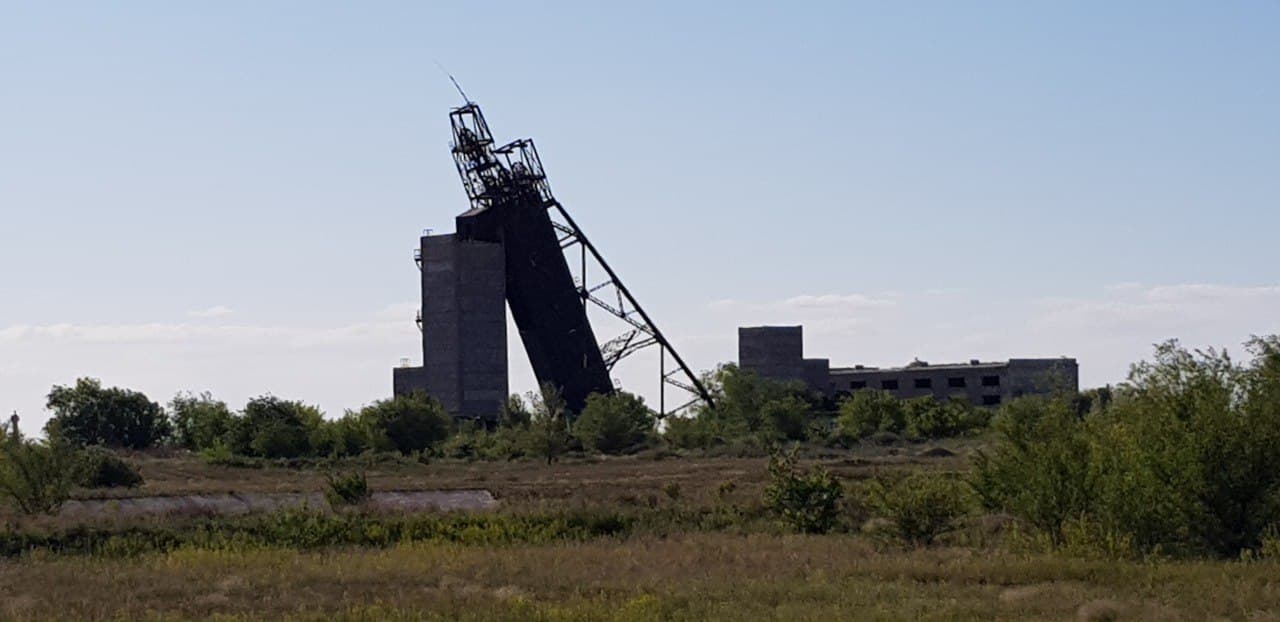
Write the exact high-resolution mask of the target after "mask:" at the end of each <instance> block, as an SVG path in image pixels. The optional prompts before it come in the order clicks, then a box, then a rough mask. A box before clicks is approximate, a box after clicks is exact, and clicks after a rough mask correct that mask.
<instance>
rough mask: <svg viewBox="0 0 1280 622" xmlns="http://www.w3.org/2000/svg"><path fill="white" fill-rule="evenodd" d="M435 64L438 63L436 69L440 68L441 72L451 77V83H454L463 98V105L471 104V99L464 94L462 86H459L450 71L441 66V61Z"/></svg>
mask: <svg viewBox="0 0 1280 622" xmlns="http://www.w3.org/2000/svg"><path fill="white" fill-rule="evenodd" d="M435 63H436V67H439V68H440V71H441V72H443V73H444V75H446V76H448V77H449V81H450V82H452V83H453V88H455V89H458V94H459V95H461V96H462V103H464V104H470V103H471V98H470V97H467V94H466V93H465V92H463V90H462V85H461V84H458V81H457V80H456V79H454V77H453V74H451V73H449V70H448V69H445V68H444V65H441V64H440V61H435Z"/></svg>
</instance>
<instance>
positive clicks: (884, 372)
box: [738, 326, 1080, 406]
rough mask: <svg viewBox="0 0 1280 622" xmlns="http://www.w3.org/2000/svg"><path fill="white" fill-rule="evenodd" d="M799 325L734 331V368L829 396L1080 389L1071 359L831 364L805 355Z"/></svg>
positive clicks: (968, 396) (982, 395) (975, 397)
mask: <svg viewBox="0 0 1280 622" xmlns="http://www.w3.org/2000/svg"><path fill="white" fill-rule="evenodd" d="M802 343H803V329H802V327H800V326H755V327H744V328H739V329H738V366H739V367H741V368H742V369H744V370H746V371H750V372H754V373H755V374H757V375H759V376H761V377H763V378H769V379H772V380H780V381H789V380H800V381H803V382H804V383H805V384H806V385H807V386H808V387H809V388H810V390H813V391H815V392H817V393H821V394H823V395H826V396H829V397H837V396H839V395H842V394H847V393H852V392H854V391H861V390H867V389H874V390H880V391H887V392H889V393H892V394H893V395H894V396H896V397H898V398H900V399H913V398H917V397H926V396H932V397H934V398H935V399H938V400H948V399H964V400H967V401H969V402H970V403H972V404H975V405H979V406H998V405H999V404H1001V403H1003V402H1005V401H1008V400H1009V399H1012V398H1015V397H1022V396H1024V395H1037V394H1040V395H1043V394H1048V393H1052V392H1054V391H1056V390H1067V391H1076V390H1078V389H1079V382H1080V381H1079V376H1080V370H1079V366H1078V365H1077V363H1076V360H1075V359H1073V358H1066V357H1063V358H1046V359H1026V358H1022V359H1010V360H1008V361H1001V362H982V361H978V360H976V359H975V360H971V361H969V362H968V363H949V364H942V365H931V364H929V363H927V362H924V361H919V360H916V361H913V362H911V363H909V364H907V365H904V366H902V367H886V368H878V367H867V366H863V365H856V366H854V367H830V366H829V364H828V361H827V359H806V358H804V354H803V346H802Z"/></svg>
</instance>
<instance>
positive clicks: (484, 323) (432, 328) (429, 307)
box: [393, 234, 507, 419]
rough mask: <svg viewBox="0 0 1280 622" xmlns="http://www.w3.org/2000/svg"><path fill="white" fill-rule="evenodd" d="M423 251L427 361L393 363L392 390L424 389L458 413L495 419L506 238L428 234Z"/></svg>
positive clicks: (500, 381) (500, 391) (503, 332)
mask: <svg viewBox="0 0 1280 622" xmlns="http://www.w3.org/2000/svg"><path fill="white" fill-rule="evenodd" d="M419 255H420V261H421V267H422V316H421V327H422V357H423V364H422V367H401V368H399V369H396V370H395V371H394V379H393V385H394V390H395V393H396V394H397V395H403V394H407V393H411V392H414V391H423V392H426V393H427V394H428V395H430V396H432V397H434V398H436V399H437V400H439V401H440V404H441V405H442V406H444V408H445V411H447V412H448V413H450V414H452V415H454V416H455V417H466V418H475V419H495V418H496V417H497V416H498V414H499V413H500V412H501V410H502V406H503V404H504V403H505V402H506V399H507V315H506V271H505V265H506V256H505V253H504V250H503V246H502V245H501V244H497V243H490V242H479V241H472V240H463V239H460V238H458V237H457V236H456V235H452V234H449V235H431V236H425V237H423V238H422V239H421V247H420V250H419Z"/></svg>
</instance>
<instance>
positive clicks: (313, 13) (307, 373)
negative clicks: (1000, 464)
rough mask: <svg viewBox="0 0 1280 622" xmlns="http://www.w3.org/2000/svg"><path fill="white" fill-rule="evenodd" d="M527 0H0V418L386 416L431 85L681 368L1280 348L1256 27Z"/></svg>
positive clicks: (1220, 20)
mask: <svg viewBox="0 0 1280 622" xmlns="http://www.w3.org/2000/svg"><path fill="white" fill-rule="evenodd" d="M543 4H544V3H527V2H526V3H503V2H491V3H486V4H484V5H472V4H469V3H447V4H446V3H420V2H406V3H387V2H364V3H325V2H271V3H261V2H259V3H251V2H219V3H172V2H129V3H88V2H84V3H77V2H42V3H33V2H13V3H11V2H3V1H0V76H2V77H3V81H2V82H0V266H2V268H0V301H3V304H0V409H5V410H8V409H19V410H20V411H21V412H22V413H23V414H24V428H28V429H29V430H32V431H34V430H35V429H38V428H39V426H40V425H41V424H42V423H43V420H44V418H45V416H46V415H45V413H43V412H42V401H43V399H42V398H43V395H44V394H45V393H47V392H48V389H49V386H50V385H51V384H52V383H55V382H57V383H67V382H71V381H73V380H74V379H75V378H76V377H78V376H83V375H90V376H96V377H101V378H102V379H103V380H104V381H105V382H108V383H111V384H122V385H128V386H134V387H138V388H141V389H143V390H146V391H147V392H148V393H149V394H151V395H152V397H154V398H156V399H160V400H166V399H168V398H169V397H170V396H171V395H172V394H173V393H174V392H176V391H179V390H197V391H199V390H211V391H213V392H214V393H215V394H217V395H219V396H221V397H224V398H226V399H228V401H231V402H236V403H239V402H242V401H243V400H244V399H245V398H247V397H249V396H251V395H256V394H260V393H263V392H267V391H271V392H274V393H275V394H277V395H281V396H284V397H290V398H300V399H305V400H308V401H313V402H319V403H320V404H321V405H322V406H323V407H324V408H325V409H326V410H327V411H328V412H329V413H330V415H336V414H339V413H340V412H341V411H342V410H343V409H344V408H355V407H358V406H360V405H361V404H363V403H367V402H369V401H372V400H374V399H378V398H380V397H383V396H384V395H385V393H386V392H388V391H389V385H390V372H389V368H390V367H391V366H392V365H394V364H395V363H396V362H397V361H398V360H399V358H400V357H401V356H409V357H412V358H415V359H416V358H418V357H419V356H420V353H419V352H417V348H416V347H415V340H416V329H415V328H414V327H413V325H412V312H413V309H414V308H415V307H416V304H415V303H414V301H415V299H416V296H417V292H416V268H415V267H414V265H413V263H412V259H411V252H412V248H413V247H414V246H415V238H416V236H417V235H418V234H419V232H420V231H421V230H422V229H423V228H426V227H431V228H434V229H436V230H437V231H444V230H449V229H450V228H451V226H452V222H451V221H452V217H453V216H454V215H455V214H456V213H458V212H460V211H462V210H463V209H464V208H465V203H464V197H463V194H462V191H461V188H460V186H459V183H458V181H457V179H456V178H455V174H454V171H453V168H452V163H451V161H450V160H449V155H448V151H447V142H448V140H449V134H448V124H447V119H446V114H447V112H448V108H449V107H450V106H452V105H456V104H457V103H458V99H459V98H458V96H457V94H456V93H455V92H454V91H453V90H452V86H451V85H450V84H449V83H448V81H447V80H446V79H445V78H444V76H443V75H442V73H441V71H440V70H439V69H438V68H437V65H436V63H437V62H439V63H441V64H443V65H444V66H446V67H448V68H449V70H450V71H451V72H453V73H454V74H455V75H457V76H458V78H459V80H460V81H461V82H462V84H463V86H464V87H465V88H466V89H467V91H468V94H469V95H470V96H471V97H472V98H473V99H475V100H476V101H478V102H479V103H480V104H481V105H482V106H483V107H484V109H485V111H486V113H487V115H488V117H489V121H490V123H491V125H492V127H493V128H494V131H495V133H496V134H497V135H498V136H499V138H500V139H512V138H517V137H522V136H533V137H535V138H536V139H537V141H538V146H539V150H540V151H541V153H542V157H543V160H544V162H545V164H546V166H547V169H548V172H549V173H550V176H551V181H552V184H553V187H554V188H555V191H556V193H557V196H559V198H560V199H561V200H562V201H563V202H564V203H565V204H566V206H567V207H568V208H569V209H570V210H571V211H572V213H573V214H574V215H575V218H576V220H577V221H578V222H579V224H580V225H582V226H583V227H584V229H586V231H587V232H588V233H589V235H591V237H592V240H593V241H594V242H595V243H596V244H597V245H598V246H599V247H601V249H602V250H603V252H604V253H605V254H606V255H607V256H608V258H609V259H610V261H611V262H612V263H613V265H614V267H615V268H616V269H617V270H618V271H619V272H620V273H621V274H622V276H623V278H624V279H625V280H626V282H627V284H628V286H629V287H630V288H631V289H632V291H633V292H635V293H636V294H637V296H638V297H639V298H640V299H641V301H642V302H643V303H644V304H645V305H646V306H647V307H648V310H649V311H650V313H651V315H653V316H654V317H655V319H657V321H658V322H659V324H660V325H662V326H663V328H664V329H665V330H666V331H667V332H668V333H670V336H671V337H672V338H673V339H675V340H676V342H677V343H678V344H679V345H680V346H681V350H682V351H683V352H685V353H686V356H687V358H689V359H691V363H692V364H694V365H695V366H697V367H700V368H708V367H711V366H713V365H714V364H716V363H717V362H719V361H727V360H732V359H733V358H734V357H735V352H736V350H735V343H734V332H735V331H734V328H735V327H736V326H737V325H739V324H746V323H762V322H771V323H791V324H794V323H804V324H805V325H806V327H807V330H806V335H807V339H806V348H807V353H808V354H809V355H811V356H829V357H830V358H832V359H833V362H834V363H837V364H839V363H853V362H861V363H868V364H894V363H902V362H905V361H908V360H910V359H911V358H913V357H917V356H918V357H920V358H930V359H935V360H941V359H948V358H950V359H960V360H967V359H968V358H972V357H981V358H984V359H988V358H990V359H998V358H1002V357H1008V356H1058V355H1070V356H1076V357H1078V358H1079V359H1080V363H1081V373H1082V380H1083V381H1084V382H1085V383H1086V384H1102V383H1106V382H1115V381H1118V380H1121V379H1122V378H1123V375H1124V371H1125V369H1126V365H1127V363H1128V362H1130V361H1133V360H1135V359H1137V358H1140V357H1142V356H1144V355H1146V354H1147V353H1148V352H1149V351H1150V345H1151V343H1153V342H1155V341H1159V340H1162V339H1165V338H1168V337H1182V338H1183V339H1184V340H1185V341H1187V342H1188V343H1190V344H1192V345H1197V346H1201V345H1205V346H1207V345H1219V346H1230V347H1235V346H1237V345H1238V344H1239V343H1240V342H1241V341H1243V340H1244V339H1246V338H1247V337H1248V335H1250V334H1253V333H1274V332H1280V313H1277V311H1278V310H1280V275H1278V274H1277V269H1276V266H1277V258H1278V255H1280V252H1278V251H1277V246H1276V243H1275V239H1276V232H1277V231H1278V230H1280V210H1278V209H1277V207H1278V206H1280V174H1278V173H1280V79H1278V78H1280V37H1277V36H1276V33H1277V27H1278V25H1280V3H1276V2H1271V1H1254V2H1219V3H1205V2H1127V3H1114V2H1072V3H1057V4H1051V3H1029V2H988V3H953V2H918V3H890V2H883V3H863V2H839V3H821V2H811V3H804V2H789V3H753V2H746V3H734V4H733V5H729V4H727V3H714V4H713V3H689V2H679V3H676V2H671V3H667V2H654V3H635V4H631V5H628V6H626V7H620V6H614V5H613V4H612V3H608V4H606V3H586V2H583V3H554V4H553V5H552V6H543ZM513 352H514V354H515V355H516V356H515V357H514V360H513V368H514V369H513V378H512V388H513V389H519V390H523V389H527V388H529V386H531V384H532V383H531V381H530V380H529V374H528V371H527V364H525V363H524V362H523V361H522V359H521V355H520V353H519V352H518V350H515V348H514V347H513ZM642 363H643V362H641V364H640V365H639V369H636V370H624V371H623V372H622V374H621V376H622V380H623V382H624V385H626V386H627V387H628V388H634V389H636V390H638V391H641V392H645V393H650V390H649V387H648V384H651V383H647V378H648V376H649V375H651V374H649V372H648V370H647V369H646V368H644V366H643V364H642Z"/></svg>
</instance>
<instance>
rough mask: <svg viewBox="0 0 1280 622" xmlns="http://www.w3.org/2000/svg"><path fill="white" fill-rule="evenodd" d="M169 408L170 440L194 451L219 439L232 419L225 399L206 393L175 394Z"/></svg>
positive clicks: (206, 446)
mask: <svg viewBox="0 0 1280 622" xmlns="http://www.w3.org/2000/svg"><path fill="white" fill-rule="evenodd" d="M169 410H170V411H171V412H172V413H173V436H174V441H175V442H177V444H178V446H180V447H184V448H186V449H191V450H194V451H199V450H201V449H207V448H209V447H213V445H214V443H217V442H219V441H221V440H223V439H224V438H225V437H226V435H227V433H228V432H230V431H231V424H232V421H233V420H234V419H235V415H233V414H232V413H231V409H230V408H227V404H226V402H223V401H220V400H215V399H213V396H212V395H210V394H209V393H201V394H200V395H198V396H197V395H192V394H190V393H185V394H178V395H175V396H174V398H173V400H172V401H170V402H169Z"/></svg>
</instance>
